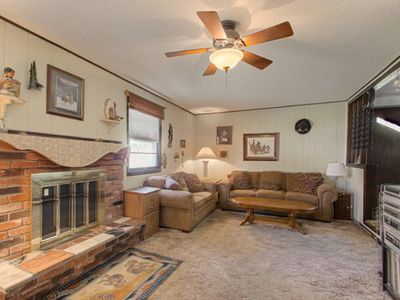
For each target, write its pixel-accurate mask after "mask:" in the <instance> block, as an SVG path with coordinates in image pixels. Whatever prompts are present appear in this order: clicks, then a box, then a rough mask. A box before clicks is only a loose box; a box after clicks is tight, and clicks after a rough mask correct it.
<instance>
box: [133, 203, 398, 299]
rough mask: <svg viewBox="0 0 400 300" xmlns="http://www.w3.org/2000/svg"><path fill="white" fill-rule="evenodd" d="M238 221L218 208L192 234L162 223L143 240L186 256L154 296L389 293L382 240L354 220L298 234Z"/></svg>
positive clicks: (151, 247)
mask: <svg viewBox="0 0 400 300" xmlns="http://www.w3.org/2000/svg"><path fill="white" fill-rule="evenodd" d="M241 219H242V214H241V213H235V212H228V211H221V210H216V211H215V212H214V213H213V214H212V215H210V216H209V217H208V218H207V219H206V220H204V221H203V222H202V223H201V224H200V225H199V226H197V227H196V228H195V229H194V230H193V231H192V232H191V233H183V232H180V231H177V230H170V229H162V230H161V231H160V232H159V233H157V234H156V235H154V236H153V237H151V238H150V239H148V240H146V241H144V242H142V243H140V244H139V245H138V248H140V249H143V250H146V251H151V252H156V253H158V254H160V255H166V256H171V257H173V258H175V259H178V260H183V263H182V264H181V265H180V267H179V268H178V270H177V271H176V272H175V273H174V274H173V275H172V276H171V277H170V278H168V279H167V280H166V281H165V282H164V283H163V284H162V285H161V286H160V287H159V288H158V289H157V291H156V292H155V293H154V294H153V295H152V297H151V299H153V300H158V299H168V300H172V299H185V300H186V299H212V300H218V299H252V300H254V299H279V300H282V299H296V300H300V299H307V300H310V299H324V300H325V299H390V297H389V296H387V295H386V294H385V293H383V292H382V289H381V285H380V281H381V278H380V276H379V274H378V272H379V271H380V255H381V254H380V248H379V245H378V244H377V243H376V242H375V241H374V240H373V239H372V238H371V237H370V236H369V235H368V234H366V233H365V232H364V231H363V230H361V229H360V228H358V227H357V226H356V225H354V224H353V223H351V221H338V222H334V223H330V224H327V223H321V222H313V221H302V222H303V223H304V224H305V229H306V230H307V233H308V234H307V235H305V236H303V235H300V234H298V233H296V232H293V231H290V230H288V229H285V228H281V227H273V226H270V225H267V224H254V225H246V226H239V222H240V220H241Z"/></svg>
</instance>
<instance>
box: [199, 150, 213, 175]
mask: <svg viewBox="0 0 400 300" xmlns="http://www.w3.org/2000/svg"><path fill="white" fill-rule="evenodd" d="M216 158H217V157H216V156H215V154H214V152H213V151H212V150H211V149H210V148H209V147H203V148H201V149H200V151H199V153H197V155H196V159H201V160H203V178H207V177H208V170H207V168H208V160H210V159H216Z"/></svg>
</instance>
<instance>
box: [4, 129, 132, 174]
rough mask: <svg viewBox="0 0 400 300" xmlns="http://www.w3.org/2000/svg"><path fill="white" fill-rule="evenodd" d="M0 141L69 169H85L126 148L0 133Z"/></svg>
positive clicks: (112, 144)
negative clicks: (30, 151) (34, 153)
mask: <svg viewBox="0 0 400 300" xmlns="http://www.w3.org/2000/svg"><path fill="white" fill-rule="evenodd" d="M0 140H1V141H3V142H5V143H7V144H9V145H11V146H13V147H14V148H16V149H18V150H32V151H35V152H37V153H39V154H41V155H43V156H44V157H46V158H47V159H49V160H51V161H52V162H54V163H56V164H57V165H60V166H63V167H69V168H78V167H86V166H88V165H91V164H93V163H95V162H96V161H98V160H99V159H101V158H102V157H103V156H105V155H107V154H109V153H118V152H119V151H120V150H122V149H125V148H127V147H125V146H124V145H122V144H116V143H104V142H95V141H82V140H73V139H65V138H54V137H42V136H32V135H22V134H8V133H0Z"/></svg>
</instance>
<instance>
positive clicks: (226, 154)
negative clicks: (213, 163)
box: [219, 150, 228, 158]
mask: <svg viewBox="0 0 400 300" xmlns="http://www.w3.org/2000/svg"><path fill="white" fill-rule="evenodd" d="M219 157H221V158H227V157H228V151H225V150H223V151H220V152H219Z"/></svg>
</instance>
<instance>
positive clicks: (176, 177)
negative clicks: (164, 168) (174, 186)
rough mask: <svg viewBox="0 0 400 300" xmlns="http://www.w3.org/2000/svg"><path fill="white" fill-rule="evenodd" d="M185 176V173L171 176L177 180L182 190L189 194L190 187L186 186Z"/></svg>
mask: <svg viewBox="0 0 400 300" xmlns="http://www.w3.org/2000/svg"><path fill="white" fill-rule="evenodd" d="M183 174H185V173H184V172H180V173H175V174H171V175H170V176H171V177H172V178H173V179H175V180H176V181H177V182H178V183H179V184H180V185H181V186H182V188H183V189H182V190H183V191H186V192H189V187H188V185H187V184H186V181H185V178H183Z"/></svg>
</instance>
